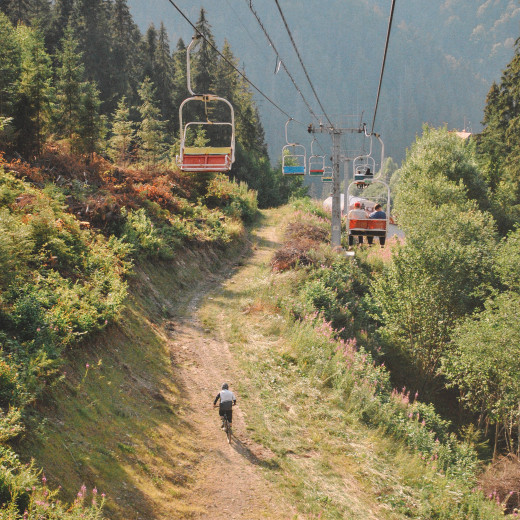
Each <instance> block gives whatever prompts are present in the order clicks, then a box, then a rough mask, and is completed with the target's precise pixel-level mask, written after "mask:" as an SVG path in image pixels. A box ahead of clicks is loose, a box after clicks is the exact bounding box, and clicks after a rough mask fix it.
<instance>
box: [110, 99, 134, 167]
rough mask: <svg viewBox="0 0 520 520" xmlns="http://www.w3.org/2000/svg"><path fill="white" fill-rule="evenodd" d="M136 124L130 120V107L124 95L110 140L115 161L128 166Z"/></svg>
mask: <svg viewBox="0 0 520 520" xmlns="http://www.w3.org/2000/svg"><path fill="white" fill-rule="evenodd" d="M134 136H135V131H134V124H133V122H132V121H131V120H130V109H129V108H128V106H127V104H126V98H125V97H124V96H123V97H122V98H121V100H120V101H119V104H118V105H117V110H116V112H115V114H114V120H113V122H112V137H111V138H110V141H109V153H110V157H111V158H112V160H113V161H114V162H115V163H118V164H122V165H124V166H126V165H127V164H128V161H129V159H130V146H131V144H132V140H133V139H134Z"/></svg>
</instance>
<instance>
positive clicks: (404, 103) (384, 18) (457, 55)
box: [128, 0, 520, 162]
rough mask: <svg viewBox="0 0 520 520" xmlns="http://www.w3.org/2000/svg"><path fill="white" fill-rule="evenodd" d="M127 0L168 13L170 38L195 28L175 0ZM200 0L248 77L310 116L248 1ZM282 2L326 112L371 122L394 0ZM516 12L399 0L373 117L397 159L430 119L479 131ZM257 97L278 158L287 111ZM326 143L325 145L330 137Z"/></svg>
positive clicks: (274, 25)
mask: <svg viewBox="0 0 520 520" xmlns="http://www.w3.org/2000/svg"><path fill="white" fill-rule="evenodd" d="M128 4H129V6H130V8H131V11H132V13H133V14H134V16H135V19H136V22H137V23H138V24H139V25H140V27H141V28H142V29H143V30H144V29H145V28H146V27H148V25H149V24H150V23H152V22H153V23H155V24H156V25H157V24H158V23H159V21H160V20H163V21H164V23H165V25H166V28H167V31H168V33H169V34H170V35H171V37H172V39H173V40H176V39H177V38H178V37H179V36H182V37H183V38H185V39H188V38H191V34H192V30H191V28H190V27H189V26H188V25H187V24H186V22H185V21H184V20H182V18H181V17H180V15H179V14H178V13H177V12H176V11H175V10H174V9H173V7H172V6H171V5H170V4H169V3H168V2H166V1H163V0H150V1H148V2H146V3H143V2H141V1H140V0H129V2H128ZM178 5H179V6H180V7H181V8H182V9H183V10H184V12H185V13H186V14H187V15H188V16H189V17H190V19H192V20H195V19H197V16H198V12H197V10H198V9H199V7H198V6H199V4H197V6H195V5H193V4H192V3H191V2H188V1H184V0H180V1H179V2H178ZM200 5H203V6H204V8H205V9H206V10H207V12H208V17H209V20H210V22H211V24H212V25H213V26H214V27H213V29H214V33H215V36H216V38H217V41H218V42H219V43H221V42H222V41H223V40H224V38H227V39H228V40H229V42H230V43H231V45H232V47H233V49H235V51H236V53H237V54H236V55H237V58H238V59H239V60H240V63H241V64H244V65H245V67H246V72H247V74H248V76H250V78H251V79H252V80H253V81H254V82H255V83H256V84H257V85H259V87H260V88H261V89H262V90H264V91H265V92H266V94H268V95H269V96H271V97H272V98H273V99H275V100H276V101H277V102H278V103H279V104H280V105H281V106H282V107H283V108H284V109H285V110H286V111H288V112H289V113H290V114H291V115H292V116H293V117H294V118H296V119H298V120H300V121H303V122H310V120H309V118H310V115H309V113H308V111H307V109H306V107H305V105H304V104H303V102H302V100H301V98H300V97H299V96H298V94H297V93H296V91H295V89H294V87H293V85H292V83H291V82H290V80H289V78H287V76H286V75H285V74H284V73H283V71H280V72H279V73H278V74H276V75H275V74H274V70H275V65H276V58H275V55H274V53H273V51H272V50H271V49H270V48H269V47H268V44H267V40H266V38H265V36H264V35H263V33H262V31H261V29H260V27H259V26H258V24H257V22H256V20H255V18H254V16H253V15H252V14H251V12H250V11H249V6H248V2H246V1H245V0H221V1H218V2H211V1H208V2H201V3H200ZM281 5H282V8H283V10H284V13H285V15H286V17H287V19H288V22H289V26H290V28H291V30H292V32H293V35H294V38H295V40H296V42H297V45H298V47H299V50H300V52H301V54H302V57H303V60H304V62H305V65H306V67H307V68H308V71H309V74H310V76H311V78H312V81H313V82H314V84H315V87H316V90H317V92H318V95H319V96H320V99H321V100H322V102H323V105H324V106H325V109H326V110H327V111H328V113H329V114H341V115H344V114H361V113H362V112H363V111H364V113H365V115H364V118H365V120H367V122H368V123H371V119H372V116H373V110H374V104H375V98H376V92H377V85H378V81H379V72H380V68H381V62H382V58H383V49H384V42H385V37H386V30H387V25H388V15H389V12H390V2H389V1H387V0H364V1H355V0H348V1H340V0H327V1H326V2H322V3H321V4H320V8H319V9H317V8H316V3H315V2H313V1H312V0H304V1H296V0H287V1H284V2H283V3H282V4H281ZM253 6H254V8H255V10H257V12H258V13H259V15H260V17H261V19H262V21H263V23H264V25H265V27H266V29H267V30H268V32H269V34H270V36H271V38H272V39H273V41H274V43H275V45H276V47H277V49H278V51H279V52H280V54H281V58H283V59H284V61H285V63H286V64H287V66H288V67H289V70H291V72H292V73H293V75H294V76H295V78H296V80H297V83H298V85H299V87H300V88H301V89H302V91H303V92H304V95H305V96H306V98H307V99H308V100H310V101H311V104H312V105H313V107H314V110H315V111H316V112H317V113H320V112H319V109H318V106H317V103H316V101H315V99H314V97H313V94H312V91H311V89H310V87H309V85H308V84H307V82H306V80H305V76H304V74H303V71H302V70H301V67H300V65H299V63H298V59H297V57H296V55H295V53H294V50H293V48H292V45H291V43H290V41H289V38H288V36H287V33H286V32H285V28H284V26H283V23H282V21H281V19H280V16H279V14H278V11H277V9H276V8H275V7H276V6H275V5H274V2H253ZM519 21H520V6H519V5H518V2H517V1H516V0H497V1H494V2H490V1H484V0H479V1H474V0H460V1H456V2H454V1H449V0H447V1H442V2H430V1H428V0H404V1H401V2H397V4H396V10H395V15H394V23H393V28H392V35H391V41H390V47H389V54H388V60H387V65H386V71H385V78H384V83H383V89H382V93H381V100H380V106H379V111H378V117H377V123H376V130H377V131H378V132H380V133H381V134H382V136H383V139H384V140H385V145H386V148H387V155H389V156H391V157H393V158H394V159H395V160H396V161H398V162H400V161H401V160H402V159H404V156H405V150H406V148H408V147H409V146H410V144H411V143H412V142H413V141H414V140H415V136H416V135H417V134H419V133H420V132H421V127H422V124H423V123H424V122H428V123H429V124H431V125H433V126H440V125H443V124H447V126H448V128H449V129H454V128H456V129H459V130H462V129H463V126H464V124H466V125H467V128H469V129H470V130H472V131H473V132H479V131H480V130H481V125H480V123H481V121H482V110H483V107H484V104H485V97H486V93H487V91H488V89H489V85H490V84H491V83H492V82H493V81H496V80H498V78H499V77H500V71H501V70H502V69H503V68H504V66H505V65H506V63H508V62H509V60H510V59H511V57H512V54H513V46H514V41H515V39H516V38H517V37H518V24H519ZM230 22H231V24H230ZM231 26H232V27H233V29H232V30H230V29H229V28H230V27H231ZM256 99H257V102H258V105H259V108H260V113H261V115H262V122H263V125H264V128H265V131H266V141H267V143H268V145H269V153H270V156H271V160H272V161H276V160H277V158H278V156H279V155H280V148H281V145H282V144H283V143H284V133H283V125H284V123H285V119H286V118H285V117H284V116H283V115H282V114H280V113H279V112H278V111H277V110H276V109H273V107H272V106H270V104H269V103H268V102H266V101H265V100H263V99H261V98H260V97H259V96H256ZM294 132H295V138H296V139H299V141H300V142H301V143H303V144H308V142H309V141H310V139H309V138H308V136H306V133H305V128H303V127H302V128H301V129H298V128H296V127H295V128H294ZM298 132H299V133H298ZM323 143H324V145H325V144H326V146H327V149H328V148H329V146H330V144H329V142H328V141H325V140H323ZM349 146H350V147H352V145H349V144H347V145H346V148H349ZM355 146H357V144H355Z"/></svg>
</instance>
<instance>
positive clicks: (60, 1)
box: [47, 0, 74, 53]
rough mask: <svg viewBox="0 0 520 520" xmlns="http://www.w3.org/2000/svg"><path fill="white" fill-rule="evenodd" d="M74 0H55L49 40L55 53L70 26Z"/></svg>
mask: <svg viewBox="0 0 520 520" xmlns="http://www.w3.org/2000/svg"><path fill="white" fill-rule="evenodd" d="M73 4H74V0H55V1H54V4H53V6H52V12H51V20H50V28H49V30H48V37H47V41H48V44H49V50H50V52H51V53H55V52H56V49H57V48H58V47H59V44H60V42H61V40H62V39H63V37H64V35H65V29H66V28H67V27H68V26H69V21H70V16H71V13H72V7H73Z"/></svg>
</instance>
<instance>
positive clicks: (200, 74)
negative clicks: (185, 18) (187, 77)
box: [192, 9, 218, 94]
mask: <svg viewBox="0 0 520 520" xmlns="http://www.w3.org/2000/svg"><path fill="white" fill-rule="evenodd" d="M195 26H196V28H197V30H198V31H199V33H201V34H203V35H204V38H205V39H204V38H201V42H200V43H199V46H198V51H197V52H196V53H195V56H194V58H195V59H194V60H193V61H192V66H193V67H194V71H192V77H193V80H194V85H193V89H194V91H195V92H197V94H209V93H211V91H212V88H213V86H214V80H215V72H216V69H217V62H218V54H217V52H216V51H215V48H216V43H215V38H214V37H213V34H212V32H211V25H210V24H209V23H208V21H207V19H206V11H205V10H204V9H201V10H200V16H199V19H198V21H197V23H196V24H195ZM210 44H211V45H210Z"/></svg>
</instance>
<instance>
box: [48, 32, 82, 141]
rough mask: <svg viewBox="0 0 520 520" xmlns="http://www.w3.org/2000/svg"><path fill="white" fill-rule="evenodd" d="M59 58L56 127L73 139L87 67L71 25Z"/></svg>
mask: <svg viewBox="0 0 520 520" xmlns="http://www.w3.org/2000/svg"><path fill="white" fill-rule="evenodd" d="M57 59H58V63H59V68H58V70H57V74H56V76H57V80H56V101H57V107H56V111H55V114H54V115H55V122H56V123H55V128H56V133H57V134H58V136H59V137H66V138H67V139H69V140H70V141H72V136H73V133H74V132H75V131H76V127H77V125H78V120H79V115H80V111H81V101H82V100H81V91H82V82H83V76H84V73H85V68H84V67H83V64H82V53H81V52H79V50H78V42H77V40H76V39H75V37H74V31H73V29H72V27H71V26H70V25H69V26H68V27H67V29H66V30H65V35H64V38H63V40H62V42H61V50H60V51H59V53H58V55H57Z"/></svg>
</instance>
